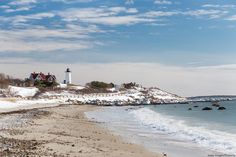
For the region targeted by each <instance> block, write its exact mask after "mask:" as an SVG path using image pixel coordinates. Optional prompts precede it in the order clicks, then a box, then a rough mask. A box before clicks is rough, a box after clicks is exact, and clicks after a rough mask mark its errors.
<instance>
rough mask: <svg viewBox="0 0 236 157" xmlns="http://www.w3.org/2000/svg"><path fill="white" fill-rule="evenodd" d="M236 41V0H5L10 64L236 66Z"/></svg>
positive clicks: (0, 5)
mask: <svg viewBox="0 0 236 157" xmlns="http://www.w3.org/2000/svg"><path fill="white" fill-rule="evenodd" d="M235 41H236V2H235V0H227V1H226V0H204V1H197V0H119V1H118V0H117V1H115V0H4V1H0V45H1V48H0V58H1V59H0V64H3V65H12V66H15V67H18V66H19V65H21V64H28V65H32V63H37V64H50V65H51V66H52V67H55V66H53V64H54V65H56V64H64V65H67V64H117V63H126V64H129V65H130V64H143V63H145V65H146V64H156V65H157V67H158V66H159V65H162V66H170V67H178V68H186V67H187V68H202V67H203V68H204V67H209V66H210V67H212V66H214V67H221V68H222V67H225V66H226V67H227V68H228V67H229V65H232V67H233V68H235V64H236V60H235V58H236V44H235ZM132 67H133V66H132ZM154 69H155V68H154ZM223 69H225V68H223ZM32 70H34V69H32ZM43 70H46V69H43ZM165 70H166V69H165ZM153 71H155V70H153ZM5 72H6V73H7V71H5ZM234 72H235V71H234ZM15 73H16V74H17V73H19V74H20V73H21V74H22V75H23V72H21V70H18V71H15ZM222 74H223V73H222ZM22 75H19V76H22ZM174 76H175V75H174V74H173V77H174ZM104 77H105V75H104ZM106 77H107V76H106ZM137 77H138V76H137ZM78 78H79V77H78ZM94 78H96V77H95V76H94ZM83 79H84V80H88V79H91V78H83ZM101 79H102V78H101ZM118 79H119V78H118ZM155 79H156V78H155ZM127 81H129V80H127ZM131 81H132V80H131ZM84 82H85V81H84ZM205 82H206V81H205ZM227 82H229V81H227ZM151 85H153V84H151ZM161 85H162V86H163V87H165V83H163V84H161ZM231 85H232V84H231ZM199 92H200V90H199ZM212 93H213V94H214V92H212ZM231 93H232V92H231ZM235 93H236V92H235Z"/></svg>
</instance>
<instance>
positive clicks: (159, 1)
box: [154, 0, 172, 4]
mask: <svg viewBox="0 0 236 157" xmlns="http://www.w3.org/2000/svg"><path fill="white" fill-rule="evenodd" d="M154 3H155V4H172V2H171V1H169V0H155V1H154Z"/></svg>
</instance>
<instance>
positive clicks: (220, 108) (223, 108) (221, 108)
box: [218, 106, 226, 110]
mask: <svg viewBox="0 0 236 157" xmlns="http://www.w3.org/2000/svg"><path fill="white" fill-rule="evenodd" d="M218 110H226V108H225V107H223V106H221V107H219V108H218Z"/></svg>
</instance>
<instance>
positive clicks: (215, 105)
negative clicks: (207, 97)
mask: <svg viewBox="0 0 236 157" xmlns="http://www.w3.org/2000/svg"><path fill="white" fill-rule="evenodd" d="M212 106H214V107H220V105H219V104H212Z"/></svg>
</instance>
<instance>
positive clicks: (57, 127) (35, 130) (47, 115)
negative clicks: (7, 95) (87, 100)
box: [0, 105, 163, 157]
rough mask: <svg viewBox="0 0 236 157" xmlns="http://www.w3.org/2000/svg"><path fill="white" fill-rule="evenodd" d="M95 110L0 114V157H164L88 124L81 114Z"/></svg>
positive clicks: (74, 107) (55, 109)
mask: <svg viewBox="0 0 236 157" xmlns="http://www.w3.org/2000/svg"><path fill="white" fill-rule="evenodd" d="M94 109H96V107H94V106H79V105H61V106H59V107H51V108H41V109H30V110H21V111H13V112H7V113H1V114H0V118H1V119H6V121H7V124H6V125H5V126H4V125H3V126H2V127H1V134H0V135H1V144H2V146H1V149H0V156H14V155H17V156H79V157H94V156H96V157H121V156H122V157H144V156H145V157H161V156H163V155H158V154H155V153H152V152H149V151H148V150H146V149H144V148H143V147H142V146H139V145H135V144H131V143H128V142H126V141H124V140H122V139H121V137H119V136H117V135H113V134H112V133H111V132H109V131H108V130H106V129H104V128H102V127H100V126H99V125H98V124H97V123H96V122H91V121H89V120H88V119H87V118H86V117H85V116H84V112H85V111H90V110H94ZM9 119H10V121H9ZM8 122H9V123H8Z"/></svg>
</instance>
